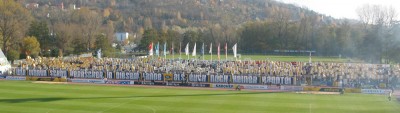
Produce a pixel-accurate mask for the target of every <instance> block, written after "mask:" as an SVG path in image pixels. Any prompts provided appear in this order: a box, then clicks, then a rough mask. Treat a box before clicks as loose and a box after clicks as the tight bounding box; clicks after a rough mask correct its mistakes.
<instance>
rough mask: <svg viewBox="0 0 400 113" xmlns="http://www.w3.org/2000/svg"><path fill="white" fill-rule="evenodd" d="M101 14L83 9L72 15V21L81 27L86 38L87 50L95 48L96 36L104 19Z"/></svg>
mask: <svg viewBox="0 0 400 113" xmlns="http://www.w3.org/2000/svg"><path fill="white" fill-rule="evenodd" d="M100 17H101V16H99V14H98V13H97V12H95V11H92V10H90V9H89V8H81V9H80V10H76V11H75V12H73V14H72V17H71V18H72V21H73V22H74V23H76V24H79V25H80V30H81V33H83V36H84V37H86V38H85V40H84V42H85V44H86V48H87V50H90V49H92V48H93V47H94V41H95V35H96V34H98V32H99V28H100V27H101V22H102V19H101V18H100Z"/></svg>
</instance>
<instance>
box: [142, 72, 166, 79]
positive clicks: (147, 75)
mask: <svg viewBox="0 0 400 113" xmlns="http://www.w3.org/2000/svg"><path fill="white" fill-rule="evenodd" d="M142 77H143V78H144V80H154V81H162V80H163V76H162V74H161V73H143V74H142Z"/></svg>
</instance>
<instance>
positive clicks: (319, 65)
mask: <svg viewBox="0 0 400 113" xmlns="http://www.w3.org/2000/svg"><path fill="white" fill-rule="evenodd" d="M18 68H22V69H39V70H41V69H43V70H69V71H73V70H92V71H128V72H140V73H146V72H161V73H176V72H180V73H199V74H206V75H210V74H215V73H220V74H224V75H248V76H285V77H297V79H299V80H301V79H306V77H308V78H309V79H312V80H314V81H315V82H318V81H319V82H326V81H329V80H333V81H336V80H338V78H340V79H346V80H347V83H348V84H346V85H350V86H353V87H354V85H355V84H361V82H368V83H370V82H377V83H381V82H386V83H389V82H395V81H398V78H399V77H400V76H399V75H400V65H398V64H397V65H382V64H363V63H324V62H313V63H312V64H311V63H305V62H279V61H267V60H261V61H253V60H249V61H209V60H206V61H203V60H184V59H162V58H132V59H119V58H102V59H96V58H92V57H89V58H80V57H71V58H40V57H39V58H36V59H27V60H26V61H25V62H21V63H20V65H19V66H18ZM393 80H395V81H393ZM365 84H367V83H365Z"/></svg>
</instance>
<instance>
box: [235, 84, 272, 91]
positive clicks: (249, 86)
mask: <svg viewBox="0 0 400 113" xmlns="http://www.w3.org/2000/svg"><path fill="white" fill-rule="evenodd" d="M240 86H243V87H242V88H243V89H256V90H268V86H266V85H240Z"/></svg>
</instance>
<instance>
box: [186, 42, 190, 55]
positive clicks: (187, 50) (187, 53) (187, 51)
mask: <svg viewBox="0 0 400 113" xmlns="http://www.w3.org/2000/svg"><path fill="white" fill-rule="evenodd" d="M185 54H186V55H189V43H187V44H186V48H185Z"/></svg>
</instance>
